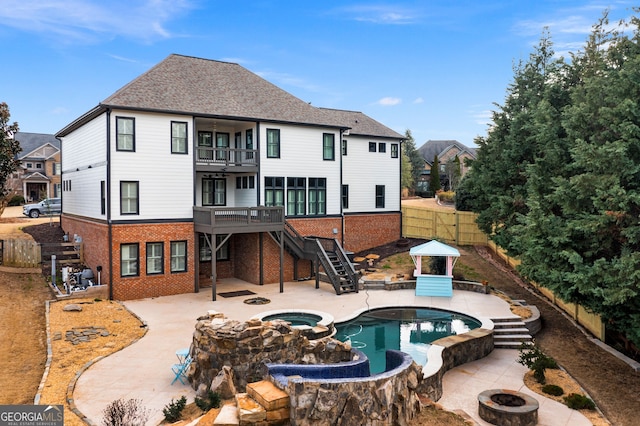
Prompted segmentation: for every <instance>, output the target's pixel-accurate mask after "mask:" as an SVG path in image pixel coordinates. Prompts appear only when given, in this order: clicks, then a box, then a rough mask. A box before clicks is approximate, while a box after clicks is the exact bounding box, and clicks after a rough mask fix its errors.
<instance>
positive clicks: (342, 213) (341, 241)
mask: <svg viewBox="0 0 640 426" xmlns="http://www.w3.org/2000/svg"><path fill="white" fill-rule="evenodd" d="M343 133H344V130H342V129H340V139H339V140H340V142H339V143H338V149H339V151H338V152H339V155H340V185H339V187H338V191H339V192H338V194H339V195H340V221H341V222H342V224H341V226H340V245H341V246H342V248H344V227H345V220H344V207H343V206H342V183H343V182H342V178H343V176H342V166H343V164H342V137H343Z"/></svg>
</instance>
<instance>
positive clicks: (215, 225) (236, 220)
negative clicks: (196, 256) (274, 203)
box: [193, 207, 284, 233]
mask: <svg viewBox="0 0 640 426" xmlns="http://www.w3.org/2000/svg"><path fill="white" fill-rule="evenodd" d="M193 220H194V224H195V226H196V230H197V231H199V232H207V233H211V231H212V230H215V231H216V233H220V232H217V231H218V230H220V231H221V232H256V231H272V230H282V229H284V208H283V207H194V208H193Z"/></svg>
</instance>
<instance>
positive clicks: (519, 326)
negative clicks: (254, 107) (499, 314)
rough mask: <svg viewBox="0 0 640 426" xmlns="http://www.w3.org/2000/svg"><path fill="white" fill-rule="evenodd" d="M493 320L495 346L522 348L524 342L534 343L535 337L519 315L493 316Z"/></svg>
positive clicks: (496, 347) (498, 347)
mask: <svg viewBox="0 0 640 426" xmlns="http://www.w3.org/2000/svg"><path fill="white" fill-rule="evenodd" d="M491 321H493V324H494V327H493V347H494V348H495V349H520V347H521V346H522V344H523V343H532V342H533V337H532V336H531V334H530V333H529V329H528V328H527V327H526V326H525V324H524V322H523V321H522V320H521V319H520V318H518V317H505V318H491Z"/></svg>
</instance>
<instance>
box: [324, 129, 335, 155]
mask: <svg viewBox="0 0 640 426" xmlns="http://www.w3.org/2000/svg"><path fill="white" fill-rule="evenodd" d="M335 138H336V136H335V135H334V134H333V133H323V134H322V159H323V160H332V161H333V160H335V145H336V141H335Z"/></svg>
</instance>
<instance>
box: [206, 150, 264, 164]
mask: <svg viewBox="0 0 640 426" xmlns="http://www.w3.org/2000/svg"><path fill="white" fill-rule="evenodd" d="M196 162H197V163H199V164H207V165H220V166H245V165H247V166H255V165H257V164H258V151H256V150H255V149H236V148H211V147H201V146H200V147H198V148H197V150H196Z"/></svg>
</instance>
